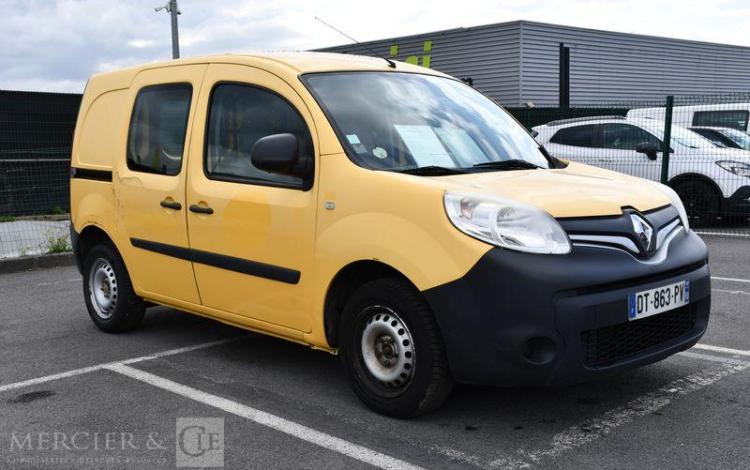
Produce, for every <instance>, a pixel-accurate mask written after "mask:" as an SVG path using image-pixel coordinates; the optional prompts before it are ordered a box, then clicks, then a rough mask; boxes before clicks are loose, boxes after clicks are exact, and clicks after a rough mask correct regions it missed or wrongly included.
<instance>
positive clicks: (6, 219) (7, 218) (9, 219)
mask: <svg viewBox="0 0 750 470" xmlns="http://www.w3.org/2000/svg"><path fill="white" fill-rule="evenodd" d="M15 221H16V218H15V217H13V216H12V215H0V223H2V222H15Z"/></svg>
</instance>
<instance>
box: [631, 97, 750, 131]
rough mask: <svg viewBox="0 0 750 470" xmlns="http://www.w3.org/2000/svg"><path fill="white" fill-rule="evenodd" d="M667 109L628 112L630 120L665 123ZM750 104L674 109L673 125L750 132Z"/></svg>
mask: <svg viewBox="0 0 750 470" xmlns="http://www.w3.org/2000/svg"><path fill="white" fill-rule="evenodd" d="M665 113H666V108H664V107H659V108H635V109H631V110H630V111H628V118H630V119H656V120H657V121H661V122H664V115H665ZM749 122H750V103H719V104H700V105H693V106H675V107H674V108H672V124H677V125H678V126H682V127H690V126H712V127H731V128H732V129H737V130H740V131H747V130H748V123H749Z"/></svg>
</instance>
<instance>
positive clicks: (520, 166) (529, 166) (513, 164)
mask: <svg viewBox="0 0 750 470" xmlns="http://www.w3.org/2000/svg"><path fill="white" fill-rule="evenodd" d="M472 168H477V169H485V168H486V169H490V170H535V169H537V168H541V167H540V166H539V165H536V164H534V163H531V162H528V161H526V160H520V159H511V160H497V161H492V162H482V163H477V164H476V165H473V166H472Z"/></svg>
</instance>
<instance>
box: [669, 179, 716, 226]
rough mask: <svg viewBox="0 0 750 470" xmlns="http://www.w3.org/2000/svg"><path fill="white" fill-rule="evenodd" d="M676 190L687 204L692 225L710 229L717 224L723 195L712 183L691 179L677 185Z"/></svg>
mask: <svg viewBox="0 0 750 470" xmlns="http://www.w3.org/2000/svg"><path fill="white" fill-rule="evenodd" d="M674 190H675V192H676V193H677V195H678V196H680V199H682V202H683V204H685V211H687V214H688V218H689V219H690V224H691V225H693V226H695V227H708V226H711V225H714V224H716V219H717V217H718V216H719V212H720V211H719V209H720V207H721V194H719V193H718V192H717V191H716V189H715V188H714V187H713V186H712V185H711V184H710V183H708V182H707V181H702V180H699V179H690V180H685V181H681V182H679V183H677V184H676V185H675V186H674Z"/></svg>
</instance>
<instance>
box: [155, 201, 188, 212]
mask: <svg viewBox="0 0 750 470" xmlns="http://www.w3.org/2000/svg"><path fill="white" fill-rule="evenodd" d="M159 205H160V206H162V207H166V208H167V209H174V210H176V211H178V210H180V209H182V204H180V203H179V202H177V201H174V200H172V199H165V200H163V201H161V202H160V203H159Z"/></svg>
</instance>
